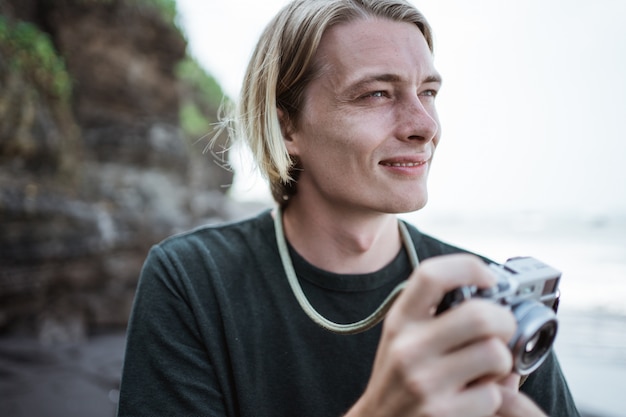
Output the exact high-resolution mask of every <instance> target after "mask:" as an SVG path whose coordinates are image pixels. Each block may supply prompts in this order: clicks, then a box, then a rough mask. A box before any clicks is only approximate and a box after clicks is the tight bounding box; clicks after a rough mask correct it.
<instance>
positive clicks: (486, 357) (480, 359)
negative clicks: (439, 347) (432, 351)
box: [430, 338, 513, 392]
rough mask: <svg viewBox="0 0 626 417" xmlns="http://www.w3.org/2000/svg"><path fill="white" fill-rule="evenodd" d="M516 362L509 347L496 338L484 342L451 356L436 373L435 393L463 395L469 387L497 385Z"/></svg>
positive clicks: (434, 375)
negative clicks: (450, 392)
mask: <svg viewBox="0 0 626 417" xmlns="http://www.w3.org/2000/svg"><path fill="white" fill-rule="evenodd" d="M512 366H513V359H512V357H511V352H510V351H509V349H508V348H507V346H506V345H505V344H504V343H503V342H502V341H501V340H499V339H497V338H490V339H485V340H483V341H481V342H478V343H474V344H472V345H469V346H467V347H465V348H463V349H461V350H458V351H456V352H453V353H450V354H448V355H446V356H445V357H444V358H442V359H441V360H439V363H438V368H437V369H436V371H435V370H434V369H433V372H432V375H430V378H431V381H432V382H431V384H432V388H433V391H441V390H446V391H448V390H452V391H457V392H458V391H461V390H463V389H464V388H465V387H467V386H473V385H479V384H484V383H488V382H493V383H497V381H500V380H502V379H503V378H504V377H505V376H506V375H509V374H510V373H511V367H512Z"/></svg>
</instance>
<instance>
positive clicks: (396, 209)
mask: <svg viewBox="0 0 626 417" xmlns="http://www.w3.org/2000/svg"><path fill="white" fill-rule="evenodd" d="M427 202H428V198H427V197H426V196H423V197H420V198H419V199H417V200H415V199H414V200H408V199H406V200H404V201H398V202H396V203H395V204H392V205H390V206H389V207H388V208H387V210H386V212H387V213H390V214H402V213H411V212H414V211H418V210H421V209H423V208H424V207H425V206H426V203H427Z"/></svg>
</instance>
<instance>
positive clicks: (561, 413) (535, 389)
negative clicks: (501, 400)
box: [521, 351, 580, 417]
mask: <svg viewBox="0 0 626 417" xmlns="http://www.w3.org/2000/svg"><path fill="white" fill-rule="evenodd" d="M521 390H522V391H524V392H525V393H526V394H527V395H528V396H529V397H531V398H532V399H533V400H534V401H535V402H536V403H537V405H539V406H540V407H541V408H542V409H543V410H544V412H545V413H546V414H548V415H549V416H550V417H580V414H579V412H578V410H577V409H576V405H575V403H574V399H573V398H572V395H571V393H570V390H569V387H568V386H567V382H566V381H565V377H564V376H563V373H562V371H561V366H560V365H559V362H558V360H557V357H556V355H555V354H554V351H550V354H549V355H548V357H547V358H546V360H545V362H544V363H543V364H542V365H541V366H540V367H539V368H538V369H537V370H536V371H535V372H533V373H532V374H531V375H530V376H529V377H528V379H527V380H526V382H524V384H523V385H522V388H521Z"/></svg>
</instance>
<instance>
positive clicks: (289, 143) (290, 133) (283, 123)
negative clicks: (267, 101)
mask: <svg viewBox="0 0 626 417" xmlns="http://www.w3.org/2000/svg"><path fill="white" fill-rule="evenodd" d="M276 112H277V113H278V121H279V122H280V131H281V133H282V135H283V141H284V142H285V146H286V147H287V152H288V153H289V155H298V148H297V145H296V141H295V140H294V129H293V124H292V123H291V120H289V116H287V114H286V113H285V112H284V111H283V109H281V108H280V107H276Z"/></svg>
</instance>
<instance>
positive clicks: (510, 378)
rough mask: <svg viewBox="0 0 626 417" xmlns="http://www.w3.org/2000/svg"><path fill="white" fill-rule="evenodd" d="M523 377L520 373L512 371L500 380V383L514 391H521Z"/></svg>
mask: <svg viewBox="0 0 626 417" xmlns="http://www.w3.org/2000/svg"><path fill="white" fill-rule="evenodd" d="M520 379H521V377H520V376H519V375H518V374H515V373H512V374H509V375H507V376H506V377H505V378H504V379H502V380H500V381H499V384H500V385H501V386H503V387H505V388H508V389H510V390H513V391H519V383H520Z"/></svg>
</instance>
